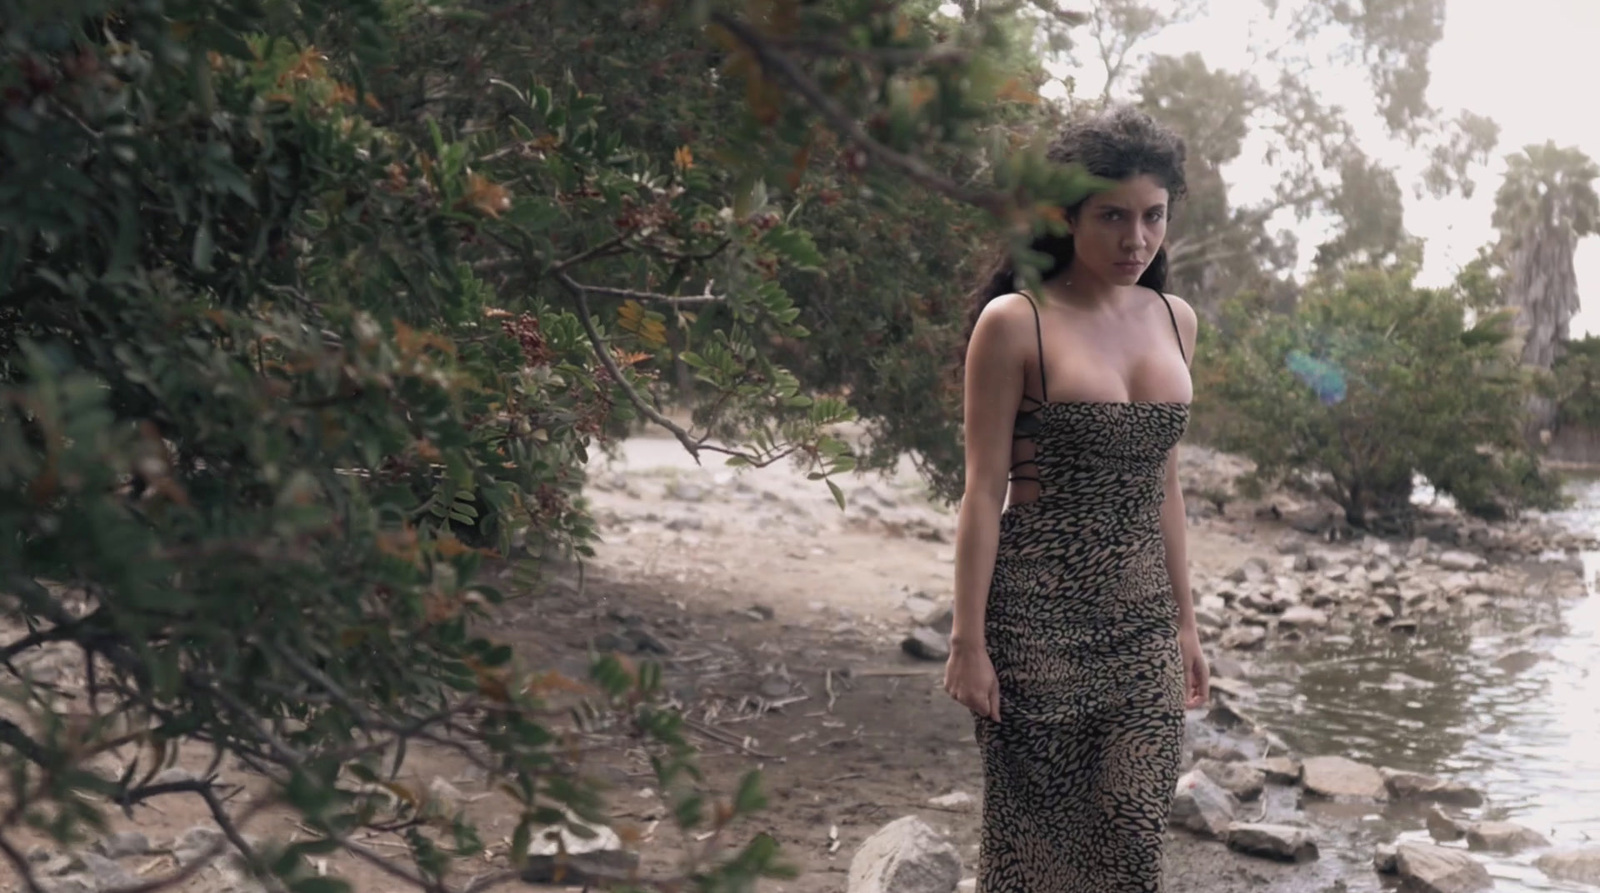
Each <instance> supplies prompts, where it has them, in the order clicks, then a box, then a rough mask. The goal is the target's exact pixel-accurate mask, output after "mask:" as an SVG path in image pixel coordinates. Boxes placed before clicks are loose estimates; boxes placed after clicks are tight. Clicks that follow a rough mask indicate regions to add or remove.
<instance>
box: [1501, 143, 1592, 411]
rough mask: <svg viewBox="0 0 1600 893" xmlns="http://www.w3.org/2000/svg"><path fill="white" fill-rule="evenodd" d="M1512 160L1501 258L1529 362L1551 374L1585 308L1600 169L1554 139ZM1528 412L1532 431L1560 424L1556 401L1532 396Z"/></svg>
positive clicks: (1504, 200) (1524, 356) (1505, 191)
mask: <svg viewBox="0 0 1600 893" xmlns="http://www.w3.org/2000/svg"><path fill="white" fill-rule="evenodd" d="M1507 163H1508V167H1507V170H1506V176H1505V180H1504V182H1502V183H1501V184H1500V190H1499V191H1498V192H1497V193H1496V194H1495V211H1494V226H1495V228H1496V229H1498V230H1499V231H1500V238H1501V242H1500V256H1501V258H1502V259H1503V260H1504V262H1505V265H1506V269H1507V271H1508V273H1509V282H1508V283H1507V289H1506V298H1507V300H1508V302H1509V303H1510V304H1511V305H1512V306H1514V307H1516V308H1517V327H1518V332H1519V334H1520V335H1521V337H1522V362H1523V364H1524V365H1527V366H1532V367H1535V368H1537V369H1541V370H1548V369H1550V367H1551V366H1552V365H1554V363H1555V361H1556V358H1557V357H1558V356H1559V355H1560V353H1561V350H1562V345H1563V344H1564V343H1565V342H1566V340H1567V337H1568V325H1569V323H1571V321H1572V317H1573V316H1574V315H1576V314H1577V312H1578V308H1579V303H1578V276H1577V272H1576V270H1575V269H1574V266H1573V255H1574V254H1575V252H1576V251H1577V247H1578V240H1579V239H1581V238H1583V237H1584V236H1588V235H1593V234H1595V233H1596V232H1600V228H1597V227H1600V196H1597V195H1596V193H1595V189H1594V181H1595V178H1596V177H1600V167H1597V166H1596V165H1595V163H1594V161H1593V160H1591V159H1590V158H1589V156H1587V155H1585V154H1583V153H1582V152H1580V151H1579V150H1577V149H1575V148H1568V149H1563V148H1559V147H1557V146H1556V144H1555V143H1554V142H1547V143H1545V144H1544V145H1542V146H1541V145H1532V146H1528V147H1526V148H1525V149H1523V151H1522V152H1521V153H1518V154H1516V155H1512V156H1511V157H1510V158H1509V159H1507ZM1528 409H1529V426H1530V430H1529V433H1530V434H1532V435H1535V436H1538V435H1540V434H1541V433H1542V432H1547V431H1549V430H1550V429H1551V427H1552V426H1553V425H1554V423H1555V412H1556V407H1555V405H1554V404H1553V403H1552V402H1551V401H1549V400H1547V399H1545V398H1542V397H1534V398H1531V399H1530V401H1529V407H1528Z"/></svg>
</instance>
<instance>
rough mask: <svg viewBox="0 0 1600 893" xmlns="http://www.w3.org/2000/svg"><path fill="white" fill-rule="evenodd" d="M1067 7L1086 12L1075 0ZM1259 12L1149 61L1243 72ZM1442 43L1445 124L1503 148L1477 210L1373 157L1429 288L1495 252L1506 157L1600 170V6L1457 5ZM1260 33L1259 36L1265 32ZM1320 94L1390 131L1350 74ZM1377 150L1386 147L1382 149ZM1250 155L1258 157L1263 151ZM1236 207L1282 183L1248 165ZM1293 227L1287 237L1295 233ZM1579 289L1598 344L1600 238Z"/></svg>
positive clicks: (1311, 232)
mask: <svg viewBox="0 0 1600 893" xmlns="http://www.w3.org/2000/svg"><path fill="white" fill-rule="evenodd" d="M1063 5H1064V6H1066V7H1068V8H1077V7H1080V6H1081V5H1082V4H1079V3H1074V2H1071V0H1066V2H1063ZM1262 6H1263V4H1262V3H1260V2H1259V0H1210V10H1209V12H1207V13H1206V14H1205V15H1203V16H1202V17H1200V18H1199V19H1198V20H1196V21H1194V22H1192V23H1189V24H1185V25H1182V26H1178V27H1174V28H1173V29H1171V30H1169V31H1167V32H1166V33H1163V34H1162V35H1160V36H1158V37H1157V38H1156V39H1154V40H1152V41H1150V43H1149V44H1147V45H1146V47H1145V49H1146V50H1148V51H1150V52H1159V53H1182V52H1190V51H1198V52H1200V53H1201V54H1202V55H1204V56H1205V57H1206V59H1207V61H1208V62H1209V63H1210V64H1211V65H1212V66H1214V67H1221V68H1228V69H1235V70H1237V69H1242V68H1245V67H1246V66H1247V65H1248V57H1247V56H1246V54H1245V46H1246V42H1247V40H1248V39H1249V38H1248V35H1249V33H1250V25H1251V21H1250V20H1251V18H1252V17H1257V18H1259V16H1260V14H1261V12H1260V11H1261V8H1262ZM1445 16H1446V18H1445V32H1444V39H1443V40H1441V41H1440V42H1439V44H1438V45H1436V46H1435V47H1434V51H1433V56H1432V64H1431V66H1430V68H1431V70H1432V75H1433V78H1432V84H1431V86H1430V87H1429V93H1428V98H1429V100H1430V101H1431V102H1432V103H1433V104H1434V105H1435V106H1438V107H1440V108H1442V109H1443V110H1444V111H1445V112H1446V113H1447V114H1449V115H1453V114H1454V113H1455V112H1456V111H1457V110H1460V109H1469V110H1471V111H1473V112H1476V113H1477V114H1480V115H1487V116H1488V117H1490V118H1493V119H1494V120H1495V121H1496V122H1497V123H1499V125H1500V128H1501V133H1500V146H1499V148H1498V149H1497V150H1496V152H1495V155H1494V158H1493V159H1492V163H1491V165H1490V166H1489V167H1488V169H1487V170H1484V171H1482V172H1481V173H1480V174H1479V175H1478V176H1477V177H1476V179H1477V181H1478V190H1477V192H1476V193H1475V194H1474V196H1473V198H1472V199H1470V200H1463V199H1460V198H1453V199H1450V200H1446V201H1438V200H1434V199H1431V198H1429V199H1416V198H1415V197H1413V196H1411V195H1410V193H1409V190H1410V187H1411V185H1412V184H1413V183H1414V182H1415V180H1416V177H1415V173H1416V171H1418V170H1420V168H1421V164H1420V163H1417V162H1416V161H1415V160H1411V161H1410V162H1409V163H1408V159H1407V158H1406V157H1405V155H1404V153H1403V152H1401V151H1399V150H1398V149H1396V150H1394V151H1391V152H1375V154H1378V155H1379V156H1380V157H1384V158H1385V160H1386V161H1389V162H1390V163H1392V164H1400V165H1401V166H1402V173H1401V177H1400V179H1401V184H1402V186H1403V187H1405V188H1406V189H1407V191H1408V196H1407V206H1406V227H1407V229H1409V230H1410V231H1411V232H1412V233H1413V234H1414V235H1417V236H1420V237H1422V238H1424V239H1425V240H1426V241H1427V256H1426V261H1425V267H1424V270H1423V276H1422V278H1423V282H1424V284H1437V283H1440V282H1444V281H1448V280H1449V279H1450V277H1451V276H1452V275H1453V274H1454V271H1455V270H1456V269H1458V268H1459V267H1460V265H1461V264H1463V263H1465V262H1467V261H1469V260H1471V259H1472V257H1473V256H1474V254H1475V253H1476V251H1477V249H1478V247H1479V246H1481V245H1483V244H1485V243H1487V242H1489V241H1490V240H1491V239H1492V238H1493V236H1494V233H1493V230H1492V229H1491V228H1490V226H1489V218H1490V215H1491V213H1492V211H1493V202H1494V191H1495V189H1496V188H1498V186H1499V185H1500V180H1501V176H1502V174H1503V172H1504V169H1505V156H1506V155H1507V154H1509V153H1511V152H1513V151H1516V150H1518V149H1521V148H1522V147H1523V146H1525V145H1528V144H1530V143H1542V142H1544V141H1545V140H1551V139H1553V140H1555V141H1556V143H1557V144H1559V145H1562V146H1575V147H1577V148H1579V149H1581V150H1583V151H1584V152H1585V153H1587V154H1588V155H1589V156H1590V157H1592V158H1596V159H1600V114H1596V112H1595V105H1596V103H1595V99H1594V86H1595V76H1594V73H1593V67H1594V64H1595V62H1596V57H1597V56H1600V0H1518V2H1515V3H1507V2H1505V0H1447V6H1446V13H1445ZM1258 29H1259V26H1258ZM1074 74H1075V76H1076V77H1077V78H1078V82H1079V92H1080V95H1094V94H1097V93H1098V92H1099V90H1100V89H1101V82H1100V80H1099V73H1098V72H1095V71H1085V70H1078V71H1075V72H1074ZM1326 75H1327V76H1326V78H1325V80H1324V82H1323V84H1322V85H1321V86H1322V88H1323V89H1324V91H1325V96H1324V98H1325V99H1327V100H1330V101H1334V102H1337V103H1339V104H1340V105H1342V106H1344V107H1345V108H1347V109H1349V110H1351V111H1352V112H1354V113H1356V114H1355V115H1353V117H1355V118H1356V120H1357V122H1358V124H1360V125H1361V126H1362V129H1363V132H1364V134H1368V135H1370V136H1373V137H1379V136H1381V130H1382V128H1381V125H1380V123H1379V120H1378V118H1377V117H1376V114H1375V110H1374V105H1375V103H1374V100H1373V98H1372V94H1371V92H1370V89H1369V87H1368V86H1367V84H1366V82H1365V81H1364V80H1363V79H1361V78H1359V77H1352V76H1351V73H1350V72H1338V71H1334V70H1329V71H1328V72H1326ZM1367 145H1369V146H1383V145H1385V143H1383V142H1381V141H1373V142H1370V143H1368V144H1367ZM1252 148H1253V149H1254V150H1255V152H1254V153H1252V152H1250V150H1247V156H1249V155H1252V154H1253V155H1254V157H1259V151H1260V150H1261V149H1262V148H1264V146H1262V145H1256V146H1254V147H1252ZM1227 176H1228V179H1229V187H1230V194H1231V195H1233V196H1234V197H1235V200H1236V201H1248V200H1250V199H1252V198H1257V197H1261V196H1263V195H1265V194H1266V193H1267V191H1268V190H1270V189H1271V187H1272V185H1273V183H1274V179H1273V177H1272V176H1271V175H1270V174H1269V173H1268V172H1266V171H1265V170H1264V169H1263V168H1261V167H1259V166H1258V165H1257V164H1255V163H1254V161H1253V158H1251V157H1247V158H1246V159H1244V160H1241V162H1239V163H1237V164H1235V165H1234V166H1232V167H1231V168H1230V169H1229V170H1228V171H1227ZM1291 223H1292V219H1291V220H1286V221H1285V225H1290V224H1291ZM1319 241H1321V240H1320V238H1319V233H1318V231H1317V230H1316V229H1315V228H1312V229H1307V230H1304V231H1302V234H1301V240H1300V244H1301V254H1302V255H1304V256H1305V259H1307V260H1309V255H1310V254H1311V252H1312V251H1313V250H1314V248H1315V245H1316V244H1317V243H1318V242H1319ZM1577 268H1578V284H1579V288H1580V294H1581V296H1582V299H1583V309H1582V311H1581V312H1580V313H1579V316H1578V318H1577V319H1576V320H1574V322H1573V329H1574V332H1573V334H1574V335H1579V334H1583V333H1586V332H1594V333H1600V237H1590V238H1588V239H1586V240H1584V241H1583V242H1580V243H1579V246H1578V263H1577Z"/></svg>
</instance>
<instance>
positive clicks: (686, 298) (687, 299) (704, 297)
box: [560, 274, 727, 307]
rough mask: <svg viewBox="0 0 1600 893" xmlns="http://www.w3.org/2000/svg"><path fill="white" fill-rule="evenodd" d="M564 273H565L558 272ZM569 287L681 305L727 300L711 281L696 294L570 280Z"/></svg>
mask: <svg viewBox="0 0 1600 893" xmlns="http://www.w3.org/2000/svg"><path fill="white" fill-rule="evenodd" d="M560 275H563V276H564V275H565V274H560ZM568 281H569V282H570V286H569V287H577V288H581V289H583V290H584V291H586V292H589V293H590V294H596V295H606V296H608V297H613V298H630V299H632V300H635V301H650V302H653V303H658V304H671V305H673V306H675V307H681V306H684V305H688V304H717V303H721V302H723V301H726V300H727V296H726V295H717V294H712V293H711V283H710V282H707V283H706V290H705V292H704V293H702V294H698V295H663V294H658V293H656V292H650V291H636V290H634V289H631V288H612V287H611V286H607V285H584V284H583V283H581V282H572V281H570V278H569V280H568Z"/></svg>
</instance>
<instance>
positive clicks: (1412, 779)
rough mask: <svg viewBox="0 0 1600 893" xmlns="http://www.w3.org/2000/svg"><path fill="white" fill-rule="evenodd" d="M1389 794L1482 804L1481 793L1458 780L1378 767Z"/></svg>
mask: <svg viewBox="0 0 1600 893" xmlns="http://www.w3.org/2000/svg"><path fill="white" fill-rule="evenodd" d="M1378 774H1379V775H1381V776H1382V777H1383V783H1384V785H1385V787H1387V788H1388V789H1389V796H1391V797H1393V798H1394V799H1396V800H1424V801H1431V802H1434V803H1448V804H1450V805H1452V806H1469V807H1470V806H1482V805H1483V795H1482V794H1480V793H1478V792H1477V791H1476V790H1474V789H1472V788H1471V787H1468V786H1467V785H1465V784H1462V783H1461V782H1459V781H1450V780H1447V779H1443V778H1435V777H1433V776H1432V775H1422V774H1420V773H1417V772H1402V771H1400V770H1398V769H1388V768H1384V769H1379V770H1378Z"/></svg>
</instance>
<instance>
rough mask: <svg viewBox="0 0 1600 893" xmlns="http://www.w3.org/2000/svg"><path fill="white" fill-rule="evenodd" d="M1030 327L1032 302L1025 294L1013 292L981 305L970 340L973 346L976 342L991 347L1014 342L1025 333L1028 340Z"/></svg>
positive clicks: (1031, 322)
mask: <svg viewBox="0 0 1600 893" xmlns="http://www.w3.org/2000/svg"><path fill="white" fill-rule="evenodd" d="M1033 326H1034V306H1033V302H1032V301H1030V300H1029V299H1028V296H1027V295H1024V294H1021V293H1019V292H1012V293H1010V294H1004V295H1001V296H999V297H997V298H995V299H994V300H992V301H990V302H989V303H988V304H986V305H984V308H983V310H982V311H981V312H979V314H978V321H977V325H976V326H974V327H973V330H972V340H973V343H974V345H976V344H977V343H978V342H979V341H982V342H983V343H984V344H987V345H993V346H1000V345H1007V344H1014V343H1018V341H1017V339H1019V338H1020V337H1021V336H1022V335H1024V334H1026V335H1027V336H1028V338H1029V339H1031V338H1032V337H1033ZM1030 343H1031V342H1030Z"/></svg>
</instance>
